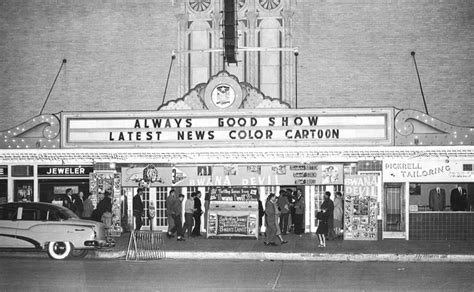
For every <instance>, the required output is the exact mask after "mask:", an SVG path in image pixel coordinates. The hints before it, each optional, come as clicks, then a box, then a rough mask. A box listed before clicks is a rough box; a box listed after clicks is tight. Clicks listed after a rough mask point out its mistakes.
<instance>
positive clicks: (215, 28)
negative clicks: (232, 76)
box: [211, 7, 224, 75]
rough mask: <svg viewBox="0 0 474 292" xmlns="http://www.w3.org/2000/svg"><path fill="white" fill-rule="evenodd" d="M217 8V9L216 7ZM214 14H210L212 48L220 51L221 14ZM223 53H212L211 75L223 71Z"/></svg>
mask: <svg viewBox="0 0 474 292" xmlns="http://www.w3.org/2000/svg"><path fill="white" fill-rule="evenodd" d="M216 8H217V7H216ZM215 11H217V12H216V13H213V14H212V29H211V31H212V48H213V49H220V48H222V49H223V48H224V46H223V39H222V37H223V35H222V25H221V24H222V14H221V13H220V12H219V10H215ZM223 54H224V51H222V52H214V53H212V64H213V67H212V68H211V70H212V72H211V75H214V74H216V73H217V72H219V71H221V70H222V69H224V67H223V66H224V65H223V64H224V61H223V59H224V55H223Z"/></svg>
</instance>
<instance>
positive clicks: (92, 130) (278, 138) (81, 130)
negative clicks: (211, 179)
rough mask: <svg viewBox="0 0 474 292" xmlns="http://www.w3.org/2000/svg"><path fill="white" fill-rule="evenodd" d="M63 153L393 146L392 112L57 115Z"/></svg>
mask: <svg viewBox="0 0 474 292" xmlns="http://www.w3.org/2000/svg"><path fill="white" fill-rule="evenodd" d="M61 120H62V121H61V125H62V127H63V129H62V131H61V133H62V135H63V136H62V139H61V140H62V147H64V148H74V147H81V148H87V147H91V148H92V147H94V148H96V147H101V148H125V147H145V148H154V147H163V146H167V147H169V146H177V147H190V146H207V147H209V146H211V147H212V146H216V147H217V146H222V145H243V146H285V145H286V146H291V145H316V146H329V145H334V146H337V145H393V131H392V123H393V110H392V109H356V110H347V109H341V110H337V109H330V110H328V109H326V110H259V111H254V112H249V111H245V112H230V113H229V112H226V113H225V114H223V113H220V112H199V113H195V112H192V111H187V112H182V111H175V112H174V111H173V112H170V111H164V112H130V113H124V112H104V113H98V112H81V113H62V115H61Z"/></svg>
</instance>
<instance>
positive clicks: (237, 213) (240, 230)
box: [207, 187, 259, 239]
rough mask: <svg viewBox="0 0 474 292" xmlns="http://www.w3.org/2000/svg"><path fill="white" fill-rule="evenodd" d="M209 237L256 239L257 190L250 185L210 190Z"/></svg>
mask: <svg viewBox="0 0 474 292" xmlns="http://www.w3.org/2000/svg"><path fill="white" fill-rule="evenodd" d="M210 192H211V196H210V197H211V203H210V209H209V212H207V216H208V218H207V219H208V232H207V238H209V237H250V238H256V239H258V226H259V222H258V220H259V219H258V192H257V188H252V187H214V188H212V189H211V190H210Z"/></svg>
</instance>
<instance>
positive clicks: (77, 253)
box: [71, 249, 89, 258]
mask: <svg viewBox="0 0 474 292" xmlns="http://www.w3.org/2000/svg"><path fill="white" fill-rule="evenodd" d="M88 252H89V251H88V250H87V249H73V250H72V253H71V255H72V257H74V258H84V257H85V256H86V255H87V253H88Z"/></svg>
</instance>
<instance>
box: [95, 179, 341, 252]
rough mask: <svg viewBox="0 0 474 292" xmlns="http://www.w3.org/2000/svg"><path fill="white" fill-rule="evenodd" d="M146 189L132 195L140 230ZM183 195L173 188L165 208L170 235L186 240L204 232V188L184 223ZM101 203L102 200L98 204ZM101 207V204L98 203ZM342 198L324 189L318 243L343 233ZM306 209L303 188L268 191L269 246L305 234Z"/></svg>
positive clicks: (261, 213)
mask: <svg viewBox="0 0 474 292" xmlns="http://www.w3.org/2000/svg"><path fill="white" fill-rule="evenodd" d="M143 191H144V190H143V189H142V188H139V189H138V191H137V194H136V195H135V196H134V197H133V216H134V217H135V230H140V229H141V227H142V226H143V219H142V218H143V217H144V216H145V214H144V209H145V206H144V204H143V201H142V195H143ZM183 201H184V195H183V194H180V195H177V194H176V191H175V190H174V189H172V190H171V191H170V192H169V195H168V197H167V198H166V209H167V217H168V231H167V237H168V238H173V237H175V236H176V237H177V240H178V241H184V240H185V239H184V237H185V235H187V237H188V238H189V237H195V236H201V215H202V214H203V210H202V205H201V192H200V191H196V192H192V193H191V197H190V198H189V199H187V200H186V202H185V204H184V219H185V220H184V224H183V222H182V220H181V218H182V210H183ZM99 205H100V204H99ZM98 208H99V206H98ZM343 210H344V208H343V200H342V193H341V192H336V193H335V198H334V201H333V200H331V193H330V192H325V194H324V201H323V203H322V204H321V206H320V212H318V214H317V219H318V221H319V224H318V228H317V230H316V234H317V236H318V239H319V245H318V246H319V247H325V246H326V240H327V239H329V240H332V239H335V238H337V237H339V236H342V230H343ZM304 212H305V199H304V196H303V192H302V191H301V190H300V189H297V190H296V191H293V190H292V189H287V190H280V193H279V196H278V197H277V196H276V195H275V194H274V193H271V194H270V195H268V197H267V199H266V202H265V209H264V208H263V204H262V202H261V201H260V200H259V217H260V221H259V222H260V226H259V230H260V228H261V225H262V221H263V217H264V216H265V223H266V232H265V241H264V244H265V245H267V246H277V245H278V244H277V239H278V241H279V243H280V245H282V244H286V243H288V241H287V240H285V239H284V238H283V235H286V234H287V233H288V232H291V231H293V232H294V233H295V234H297V235H300V236H302V234H303V233H304Z"/></svg>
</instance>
